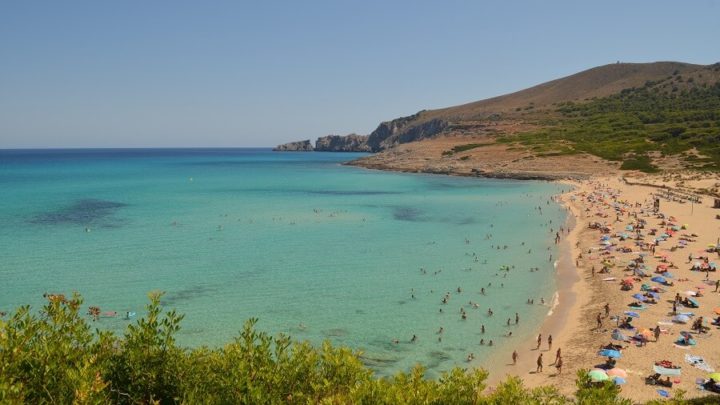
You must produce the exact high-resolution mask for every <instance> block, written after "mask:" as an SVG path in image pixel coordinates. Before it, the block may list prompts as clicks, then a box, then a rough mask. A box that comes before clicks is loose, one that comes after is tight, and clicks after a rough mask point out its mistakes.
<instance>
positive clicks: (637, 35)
mask: <svg viewBox="0 0 720 405" xmlns="http://www.w3.org/2000/svg"><path fill="white" fill-rule="evenodd" d="M719 40H720V1H713V0H697V1H687V2H684V1H683V2H678V1H664V0H645V1H629V0H623V1H606V0H604V1H597V2H587V1H577V0H571V1H550V0H548V1H530V0H528V1H524V2H521V1H469V0H468V1H447V0H446V1H439V0H438V1H418V0H415V1H391V0H384V1H375V0H363V1H352V2H351V1H343V0H332V1H313V0H307V1H298V0H293V1H285V2H279V1H252V2H250V1H248V2H243V1H227V2H225V1H195V2H189V1H178V0H175V1H96V0H92V1H57V0H52V1H45V2H42V1H33V0H23V1H4V2H1V3H0V148H17V147H154V146H271V145H274V144H276V143H280V142H285V141H290V140H296V139H307V138H312V139H314V138H316V137H317V136H321V135H326V134H330V133H337V134H345V133H349V132H357V133H363V134H364V133H369V132H370V131H372V130H373V129H374V128H375V127H376V126H377V124H378V123H379V122H380V121H383V120H387V119H392V118H396V117H398V116H402V115H408V114H412V113H415V112H416V111H418V110H421V109H430V108H437V107H445V106H450V105H455V104H460V103H464V102H468V101H474V100H479V99H483V98H487V97H491V96H495V95H499V94H503V93H507V92H511V91H514V90H519V89H522V88H525V87H528V86H531V85H534V84H537V83H540V82H544V81H547V80H550V79H554V78H558V77H562V76H565V75H568V74H572V73H575V72H577V71H580V70H584V69H587V68H590V67H593V66H597V65H603V64H607V63H613V62H615V61H617V60H620V61H624V62H649V61H657V60H676V61H684V62H692V63H700V64H709V63H714V62H718V61H720V43H719V42H718V41H719Z"/></svg>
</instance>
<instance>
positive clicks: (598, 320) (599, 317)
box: [596, 312, 602, 329]
mask: <svg viewBox="0 0 720 405" xmlns="http://www.w3.org/2000/svg"><path fill="white" fill-rule="evenodd" d="M596 320H597V329H600V328H602V316H601V315H600V313H599V312H598V314H597V318H596Z"/></svg>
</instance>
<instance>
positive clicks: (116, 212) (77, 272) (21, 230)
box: [0, 149, 566, 375]
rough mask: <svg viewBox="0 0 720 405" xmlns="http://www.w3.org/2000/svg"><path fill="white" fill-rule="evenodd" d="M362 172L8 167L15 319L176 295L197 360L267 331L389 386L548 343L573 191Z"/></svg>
mask: <svg viewBox="0 0 720 405" xmlns="http://www.w3.org/2000/svg"><path fill="white" fill-rule="evenodd" d="M359 156H361V155H360V154H350V153H274V152H271V151H270V150H268V149H177V150H173V149H156V150H139V149H127V150H32V151H23V150H15V151H11V150H5V151H0V190H2V191H1V192H0V195H1V196H2V198H0V278H1V279H2V282H0V311H12V310H14V309H15V308H16V307H18V306H20V305H23V304H31V305H32V306H33V307H34V308H38V307H39V306H40V305H42V303H43V298H42V294H43V293H44V292H50V293H66V294H70V293H71V292H72V291H78V292H80V293H81V294H82V295H83V297H84V298H85V304H86V305H95V306H99V307H100V308H101V309H102V311H103V312H105V311H117V312H118V313H120V315H124V314H125V312H126V311H133V312H137V313H138V315H139V316H141V315H142V314H143V310H144V305H145V304H146V303H147V293H148V292H149V291H151V290H163V291H165V292H166V294H165V296H164V299H163V302H164V304H165V305H166V306H167V307H169V308H176V309H177V310H178V311H179V312H180V313H183V314H185V319H184V321H183V324H182V325H183V329H182V330H181V332H180V334H179V340H180V343H182V344H185V345H189V346H194V345H210V346H218V345H222V344H223V343H225V342H229V341H230V340H231V339H232V338H233V337H234V336H236V335H237V333H238V331H239V330H240V328H241V327H242V324H243V322H244V321H245V320H246V319H248V318H250V317H257V318H259V319H260V320H259V323H258V328H259V329H261V330H264V331H267V332H270V333H272V334H278V333H281V332H282V333H286V334H290V335H291V336H292V337H294V338H296V339H300V340H309V341H311V342H313V343H320V342H322V341H323V340H325V339H329V340H330V341H332V342H333V343H337V344H343V345H348V346H351V347H353V348H356V349H361V350H363V351H364V359H365V361H366V362H367V363H368V364H369V365H370V366H371V367H372V368H373V369H375V370H376V371H377V373H378V374H380V375H385V374H388V373H392V372H394V371H397V370H408V369H409V368H411V367H412V365H414V364H416V363H421V364H423V365H425V366H426V367H428V368H429V370H430V373H429V374H430V375H434V374H436V373H437V372H438V371H441V370H445V369H448V368H450V367H452V366H454V365H461V366H463V365H465V364H467V363H466V357H467V355H468V354H469V353H470V352H473V353H474V354H475V356H476V358H477V359H476V363H479V364H483V360H484V359H487V358H488V355H489V354H490V353H491V352H492V351H493V350H506V351H508V352H509V351H512V348H513V347H514V345H516V344H517V343H519V342H520V340H521V339H522V338H523V337H527V336H528V335H530V334H532V333H534V332H535V329H536V328H537V327H538V326H539V324H540V323H541V322H542V320H543V318H544V317H545V316H546V314H547V312H548V310H549V304H548V305H547V306H542V305H537V303H538V302H539V299H540V297H544V299H545V300H547V301H548V302H549V301H550V300H551V298H552V296H553V293H554V290H555V282H554V269H553V262H552V261H551V259H550V255H551V254H552V255H553V259H552V260H554V257H556V256H557V252H556V251H555V245H554V243H553V236H554V233H551V232H550V228H555V229H557V227H558V226H559V225H560V224H562V223H563V222H564V219H565V215H566V214H565V212H564V210H563V209H562V208H561V207H559V206H558V205H556V204H554V203H553V202H548V201H549V199H550V196H552V195H554V194H557V193H558V192H559V191H560V189H561V186H559V185H557V184H551V183H545V182H529V181H510V180H484V179H476V178H457V177H446V176H433V175H416V174H400V173H388V172H379V171H370V170H364V169H359V168H354V167H348V166H343V165H341V163H342V162H345V161H348V160H352V159H354V158H356V157H359ZM538 207H541V208H542V213H540V211H539V210H538ZM550 221H551V222H550ZM505 245H507V247H505ZM498 247H499V248H498ZM502 266H509V268H510V271H504V270H501V268H502ZM531 267H537V268H539V270H537V271H530V268H531ZM458 287H460V289H461V292H460V293H458ZM481 288H484V289H485V295H483V294H481V293H480V289H481ZM446 293H449V297H450V298H449V300H448V303H447V304H443V303H442V302H441V301H442V299H443V297H444V296H445V294H446ZM528 298H534V299H535V302H536V305H528V304H527V303H526V301H527V299H528ZM471 303H477V308H476V307H475V306H474V305H472V304H471ZM461 308H462V309H463V310H464V311H465V313H466V318H467V319H465V320H463V319H462V318H461ZM488 308H492V310H493V311H494V315H493V316H489V315H488V314H487V310H488ZM441 309H442V312H441V311H440V310H441ZM516 312H518V313H519V314H520V323H519V325H514V319H515V313H516ZM508 318H512V322H511V323H513V325H512V326H510V327H507V326H506V320H507V319H508ZM128 322H129V321H127V320H125V319H123V316H118V317H114V318H113V317H107V318H102V319H100V320H99V321H98V322H97V323H96V324H97V325H98V327H100V328H106V329H110V330H114V331H116V332H121V331H122V330H123V329H124V328H125V326H126V325H127V323H128ZM481 325H485V328H486V333H485V334H484V335H482V334H481V333H480V329H481ZM440 327H442V328H443V329H444V331H443V333H442V334H438V333H437V332H438V330H439V328H440ZM509 331H512V332H513V337H510V338H508V337H504V335H505V334H506V333H507V332H509ZM413 335H416V336H417V339H416V341H415V342H412V343H411V342H410V340H411V338H412V336H413ZM438 337H442V340H441V341H438ZM394 339H398V340H399V341H400V342H399V343H397V344H396V343H393V340H394ZM480 339H485V341H488V340H491V339H492V340H493V341H494V343H495V345H494V346H493V347H488V346H481V345H480V344H479V341H480Z"/></svg>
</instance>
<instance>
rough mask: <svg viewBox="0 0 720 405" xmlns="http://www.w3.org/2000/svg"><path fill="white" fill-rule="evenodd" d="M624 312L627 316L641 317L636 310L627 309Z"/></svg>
mask: <svg viewBox="0 0 720 405" xmlns="http://www.w3.org/2000/svg"><path fill="white" fill-rule="evenodd" d="M624 314H625V315H627V316H632V317H633V318H640V314H638V313H637V312H635V311H625V312H624Z"/></svg>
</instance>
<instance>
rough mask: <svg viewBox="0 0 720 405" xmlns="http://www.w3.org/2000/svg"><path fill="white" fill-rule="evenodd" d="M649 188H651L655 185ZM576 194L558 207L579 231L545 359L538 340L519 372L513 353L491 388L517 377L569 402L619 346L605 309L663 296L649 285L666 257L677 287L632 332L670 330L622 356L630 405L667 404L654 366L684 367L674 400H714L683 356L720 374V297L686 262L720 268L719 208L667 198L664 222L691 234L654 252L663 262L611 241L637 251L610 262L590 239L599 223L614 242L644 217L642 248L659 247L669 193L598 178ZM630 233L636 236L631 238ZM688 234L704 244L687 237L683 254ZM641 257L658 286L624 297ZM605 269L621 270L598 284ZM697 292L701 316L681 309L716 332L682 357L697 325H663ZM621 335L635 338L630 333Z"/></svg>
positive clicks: (497, 367)
mask: <svg viewBox="0 0 720 405" xmlns="http://www.w3.org/2000/svg"><path fill="white" fill-rule="evenodd" d="M653 181H658V180H653ZM648 182H650V183H652V181H648ZM572 184H573V185H574V186H575V189H574V190H573V191H571V192H569V193H566V194H564V195H562V196H561V197H560V199H561V201H562V202H563V203H564V204H565V205H566V206H567V207H568V209H569V210H570V212H571V213H572V215H573V217H574V219H575V227H574V228H572V231H571V232H570V234H568V235H566V237H565V240H564V241H563V251H564V254H563V257H562V258H561V259H560V262H559V265H558V281H559V283H558V286H559V305H558V306H556V307H555V308H554V310H553V313H552V315H550V316H548V318H547V319H546V321H545V322H544V324H543V326H542V328H541V330H540V333H542V335H543V342H542V346H541V349H540V351H537V350H535V347H536V343H535V340H534V339H532V341H529V342H525V343H523V344H521V345H519V346H518V348H517V351H518V353H519V355H520V361H519V362H518V364H517V365H514V366H513V365H511V364H510V363H511V361H510V353H506V354H504V356H503V357H500V358H498V359H494V361H492V362H491V364H493V365H494V367H493V368H492V369H491V380H490V383H491V384H493V383H495V382H497V381H500V380H502V379H503V378H504V377H505V376H507V375H517V376H520V377H522V378H523V380H524V381H525V382H526V384H527V385H528V386H539V385H547V384H552V385H555V386H557V387H558V388H559V389H560V390H561V391H562V392H563V393H566V394H571V393H572V392H573V391H574V390H575V379H576V372H577V370H579V369H592V368H594V367H595V366H596V365H600V364H601V363H603V361H604V359H603V358H601V357H599V356H598V355H597V352H598V350H599V348H600V346H601V345H603V344H607V343H610V342H614V343H618V342H617V341H613V340H612V339H611V336H610V335H611V332H612V330H613V329H614V328H615V327H616V322H615V321H614V320H611V319H610V318H608V317H605V312H604V309H603V306H604V305H605V304H606V303H609V304H610V316H611V317H612V316H614V315H617V314H622V313H623V311H634V309H633V308H630V307H629V306H628V304H630V303H631V302H633V301H634V299H633V298H632V297H631V296H632V295H633V294H635V293H638V292H640V286H641V284H643V283H644V284H648V285H651V286H660V285H659V284H658V283H655V282H652V281H650V278H651V277H653V276H656V275H659V274H656V273H654V271H655V269H656V266H657V265H658V264H660V263H661V258H660V257H656V256H659V255H661V254H663V255H667V258H666V260H667V262H668V263H667V264H670V263H673V264H674V265H675V266H676V267H677V268H670V272H671V273H673V274H674V278H673V279H671V280H674V282H675V285H674V286H670V287H664V288H665V290H666V292H664V293H661V297H660V300H658V303H657V304H648V305H646V307H647V308H646V309H644V310H641V311H637V312H639V313H640V317H639V318H637V319H635V320H634V322H633V325H634V326H636V327H638V328H639V329H642V328H648V329H652V328H654V327H655V326H656V325H658V322H662V324H660V326H661V328H662V329H664V330H665V331H664V332H663V333H662V334H661V336H660V338H659V341H658V342H654V341H650V342H649V343H647V344H646V345H645V346H642V347H638V346H636V345H635V344H632V343H627V344H624V346H626V348H625V349H623V350H622V358H621V359H619V360H618V363H617V367H618V368H622V369H624V370H626V371H627V373H628V377H627V384H625V385H623V389H622V395H623V396H624V397H626V398H629V399H631V400H634V401H645V400H650V399H659V398H660V396H659V394H658V393H657V391H656V390H657V389H658V388H663V387H657V386H652V385H646V384H645V377H647V376H648V375H650V374H652V373H653V364H654V362H655V361H659V360H670V361H672V362H673V363H674V364H676V365H679V366H681V367H682V375H681V376H680V377H673V379H677V380H679V381H680V382H679V383H676V384H674V385H673V388H671V389H668V388H665V389H666V390H668V391H669V392H671V393H672V392H673V391H675V390H677V389H683V390H685V391H687V397H695V396H702V395H706V394H707V392H706V391H700V390H699V389H698V388H697V386H696V384H695V381H696V379H698V378H703V377H705V376H706V375H707V374H708V372H706V371H702V370H700V369H698V368H695V367H693V366H692V365H690V364H688V363H687V362H686V361H685V355H686V354H691V355H695V356H702V357H703V358H704V359H705V362H706V363H707V364H709V365H710V366H712V367H715V368H716V369H717V370H720V350H718V347H720V330H719V328H718V327H717V326H714V325H710V321H711V319H712V318H714V317H717V316H718V315H717V314H715V313H714V312H713V309H714V308H717V307H720V293H716V292H713V290H714V285H708V284H706V283H705V282H704V280H705V278H706V273H705V272H698V271H690V270H689V269H690V267H691V265H692V263H689V262H688V255H689V254H692V255H693V256H694V257H698V256H708V257H709V261H710V262H713V261H714V262H716V263H718V264H719V265H720V254H717V253H707V252H706V251H705V249H706V248H707V247H708V244H715V243H717V242H718V238H719V237H720V220H717V219H715V216H716V215H718V214H720V210H717V209H713V208H711V207H712V202H713V201H712V198H708V197H703V201H702V202H700V203H691V202H689V201H682V200H681V197H684V196H687V195H690V194H684V195H682V194H675V195H674V196H673V195H671V196H670V199H668V198H664V197H662V198H661V205H660V210H659V212H660V213H662V214H664V215H665V217H666V218H668V217H670V216H672V217H674V218H675V219H676V220H675V221H673V222H674V223H675V224H678V225H682V224H687V225H688V226H687V230H681V231H678V232H676V233H675V234H674V235H673V236H672V237H671V238H669V239H667V240H666V241H664V242H661V243H660V244H659V246H657V248H656V253H655V255H653V254H652V252H651V251H641V250H640V248H639V247H638V246H636V245H635V240H633V239H628V240H626V241H622V242H620V241H618V238H613V239H612V241H613V243H617V244H618V247H620V246H626V245H628V246H630V247H632V253H622V252H621V251H619V250H616V249H613V250H612V251H609V252H608V253H607V254H602V252H603V251H604V250H603V247H602V246H601V245H600V237H601V236H602V235H603V234H602V233H601V231H600V230H595V229H590V228H589V227H588V225H589V224H590V223H591V222H600V223H603V224H607V225H608V226H609V227H610V229H611V232H610V235H615V234H616V233H617V232H621V231H625V227H626V226H627V225H628V224H630V223H633V222H634V221H635V220H636V218H634V217H633V216H629V215H628V214H632V213H634V212H636V213H637V218H638V219H644V220H646V221H647V225H646V226H645V229H643V230H642V233H643V235H644V237H643V240H644V241H645V242H651V241H654V239H655V237H656V236H652V235H649V234H648V233H649V231H650V229H652V228H656V229H658V235H659V234H661V233H663V231H664V229H666V226H663V225H660V223H661V221H662V219H661V218H659V217H658V216H657V215H656V214H654V213H653V212H652V201H653V198H654V196H655V195H660V194H663V193H666V191H665V190H662V189H658V188H656V187H649V186H641V185H631V184H627V183H626V182H625V181H624V180H623V179H621V178H619V177H613V178H595V179H593V180H590V181H579V182H572ZM591 195H593V196H594V197H595V198H596V199H595V200H594V201H589V200H588V197H590V196H591ZM600 195H603V196H604V197H603V199H602V200H598V199H597V197H599V196H600ZM613 196H615V197H613ZM673 200H675V201H673ZM616 203H619V204H621V206H622V207H624V208H626V210H625V212H622V213H621V214H620V216H619V217H618V216H617V215H616V214H617V212H616V208H615V206H614V204H616ZM636 203H638V204H640V205H641V206H640V205H636ZM618 219H619V221H618ZM625 232H626V231H625ZM627 233H629V234H632V232H627ZM683 234H686V235H688V236H689V235H691V234H696V235H698V236H697V237H688V239H690V240H691V241H688V242H687V245H686V246H685V247H679V246H680V245H679V241H680V238H681V235H683ZM673 247H676V248H675V249H673ZM588 249H590V250H591V252H592V253H591V254H590V255H588V253H587V252H588ZM641 252H642V253H646V254H647V256H645V264H646V265H647V273H648V274H649V276H650V277H647V278H642V281H639V282H635V284H634V287H633V289H632V290H631V291H622V290H621V289H620V280H622V279H624V278H626V277H629V276H632V272H631V271H629V270H626V264H627V263H628V262H629V261H630V260H631V259H633V258H636V257H638V254H639V253H641ZM581 253H582V257H581V258H580V257H579V255H580V254H581ZM605 260H609V261H611V262H613V263H614V264H613V265H612V266H611V268H610V272H609V274H600V273H599V270H600V269H601V268H602V267H603V264H602V263H603V261H605ZM695 261H696V260H693V261H692V262H695ZM576 265H577V267H576ZM593 266H594V267H595V268H596V270H597V272H596V274H595V276H592V274H591V273H592V271H591V268H592V267H593ZM707 274H708V275H709V280H711V281H713V282H714V281H715V280H717V279H718V278H719V277H720V276H719V275H718V272H710V273H707ZM606 277H615V278H616V280H615V281H603V278H606ZM679 279H688V281H678V280H679ZM698 286H699V287H701V291H703V293H704V295H703V296H702V297H699V298H697V301H698V302H699V303H700V308H697V309H691V308H685V307H684V306H682V305H678V312H694V313H695V314H696V316H695V317H694V318H693V319H696V318H697V317H698V316H703V317H704V319H705V320H706V323H705V325H707V326H710V330H709V332H708V333H704V334H698V333H696V332H695V331H692V335H693V338H694V339H695V340H696V341H697V345H695V346H691V347H690V348H681V347H678V346H676V345H675V344H674V341H675V340H676V339H677V338H678V337H679V333H680V331H691V324H690V323H688V324H685V325H681V324H671V325H665V324H664V322H665V321H669V320H671V318H672V314H671V311H672V301H673V298H674V296H675V294H676V293H680V294H681V295H682V297H685V295H683V293H684V292H685V291H688V290H697V287H698ZM597 314H602V322H603V326H602V327H601V328H600V329H597V328H596V325H597V323H596V316H597ZM691 322H692V321H691ZM623 332H624V333H625V334H626V335H631V336H632V333H630V332H628V331H623ZM549 334H552V336H553V348H552V350H548V345H547V336H548V335H549ZM557 348H561V349H562V357H563V370H562V373H561V374H559V375H558V373H557V371H556V369H555V367H552V365H551V364H552V363H553V362H554V360H555V354H556V350H557ZM539 353H543V355H544V356H543V357H544V364H545V367H544V371H543V372H542V373H535V368H536V366H535V362H536V359H537V357H538V354H539ZM488 368H490V367H488ZM719 400H720V398H719Z"/></svg>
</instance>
